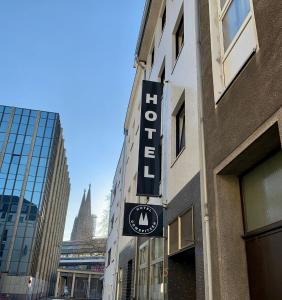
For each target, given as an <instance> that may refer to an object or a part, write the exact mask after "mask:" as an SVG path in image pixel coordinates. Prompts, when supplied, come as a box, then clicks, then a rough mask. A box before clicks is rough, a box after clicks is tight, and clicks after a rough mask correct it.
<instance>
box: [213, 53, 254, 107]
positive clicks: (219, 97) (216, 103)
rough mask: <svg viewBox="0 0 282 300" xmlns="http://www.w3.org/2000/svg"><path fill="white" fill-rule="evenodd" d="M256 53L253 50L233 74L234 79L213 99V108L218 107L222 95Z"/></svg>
mask: <svg viewBox="0 0 282 300" xmlns="http://www.w3.org/2000/svg"><path fill="white" fill-rule="evenodd" d="M257 51H258V49H257V48H256V49H254V50H253V52H252V53H251V54H250V56H249V57H248V59H247V60H246V61H245V62H244V63H243V65H242V66H241V67H240V69H239V71H238V72H237V73H236V74H235V76H234V78H233V79H232V80H231V81H230V82H229V83H228V85H226V86H225V87H224V88H223V89H222V92H221V94H220V95H218V96H217V97H215V107H217V106H218V104H219V103H220V100H221V99H222V98H223V97H224V95H225V94H226V93H227V92H228V89H229V88H230V87H231V86H232V85H233V83H234V81H235V80H236V79H237V77H238V76H239V75H240V73H241V72H242V70H243V69H244V68H245V66H246V65H247V64H248V63H249V61H250V60H251V59H252V57H253V56H254V55H255V54H256V52H257Z"/></svg>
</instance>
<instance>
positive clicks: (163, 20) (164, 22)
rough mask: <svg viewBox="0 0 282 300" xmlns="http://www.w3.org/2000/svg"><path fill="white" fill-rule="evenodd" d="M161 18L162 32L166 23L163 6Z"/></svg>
mask: <svg viewBox="0 0 282 300" xmlns="http://www.w3.org/2000/svg"><path fill="white" fill-rule="evenodd" d="M161 19H162V32H163V31H164V28H165V24H166V7H164V10H163V14H162V17H161Z"/></svg>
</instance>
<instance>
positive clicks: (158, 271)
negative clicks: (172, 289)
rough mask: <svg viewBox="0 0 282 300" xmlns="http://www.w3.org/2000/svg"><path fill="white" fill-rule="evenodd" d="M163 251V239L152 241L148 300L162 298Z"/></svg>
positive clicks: (159, 299)
mask: <svg viewBox="0 0 282 300" xmlns="http://www.w3.org/2000/svg"><path fill="white" fill-rule="evenodd" d="M163 251H164V244H163V239H161V238H154V239H152V240H151V261H150V299H154V300H162V299H163V297H164V286H163V285H164V281H163Z"/></svg>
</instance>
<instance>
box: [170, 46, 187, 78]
mask: <svg viewBox="0 0 282 300" xmlns="http://www.w3.org/2000/svg"><path fill="white" fill-rule="evenodd" d="M183 48H184V44H183V45H182V47H181V49H180V50H179V53H178V55H177V57H176V59H175V62H174V65H173V67H172V71H171V75H172V74H173V72H174V70H175V68H176V65H177V62H178V60H179V57H180V55H181V53H182V50H183Z"/></svg>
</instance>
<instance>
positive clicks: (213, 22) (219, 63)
mask: <svg viewBox="0 0 282 300" xmlns="http://www.w3.org/2000/svg"><path fill="white" fill-rule="evenodd" d="M233 1H234V0H226V2H225V4H224V6H223V7H222V8H221V3H220V0H209V15H210V34H211V51H212V73H213V85H214V99H215V103H217V102H218V101H219V100H220V98H221V97H222V95H223V94H224V93H225V91H226V89H227V88H228V87H229V86H230V84H231V83H232V82H233V80H234V78H235V77H236V76H237V75H238V73H239V72H240V71H241V69H242V67H243V66H244V65H245V63H246V62H247V61H248V59H249V58H250V56H251V55H252V54H253V53H254V52H257V51H258V50H259V44H258V38H257V31H256V24H255V15H254V8H253V1H252V0H249V4H250V11H249V13H248V15H247V16H246V18H245V20H244V21H243V23H242V24H241V26H240V28H239V30H238V32H237V33H236V35H235V36H234V38H233V40H232V42H231V43H230V45H229V46H228V48H227V49H226V50H224V40H223V26H222V21H223V19H224V17H225V15H226V13H227V11H228V8H229V7H230V5H231V4H232V2H233ZM247 30H248V31H249V34H251V37H252V39H253V40H252V41H250V45H249V46H248V45H247V46H246V53H245V55H244V56H242V57H240V56H238V55H237V57H236V56H234V57H233V58H232V54H234V53H235V54H234V55H236V52H235V51H239V52H240V51H242V49H243V48H242V49H241V47H245V45H244V44H242V45H241V44H240V41H241V43H243V41H244V40H243V39H244V33H245V34H247ZM240 38H241V39H240ZM236 46H237V49H236ZM248 47H249V49H248ZM228 59H229V60H230V61H229V65H230V66H231V67H233V69H232V68H231V69H232V70H231V72H229V73H230V74H228V72H227V71H226V70H228V69H229V70H230V66H228V61H227V60H228ZM232 64H233V65H232ZM225 68H226V69H225Z"/></svg>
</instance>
